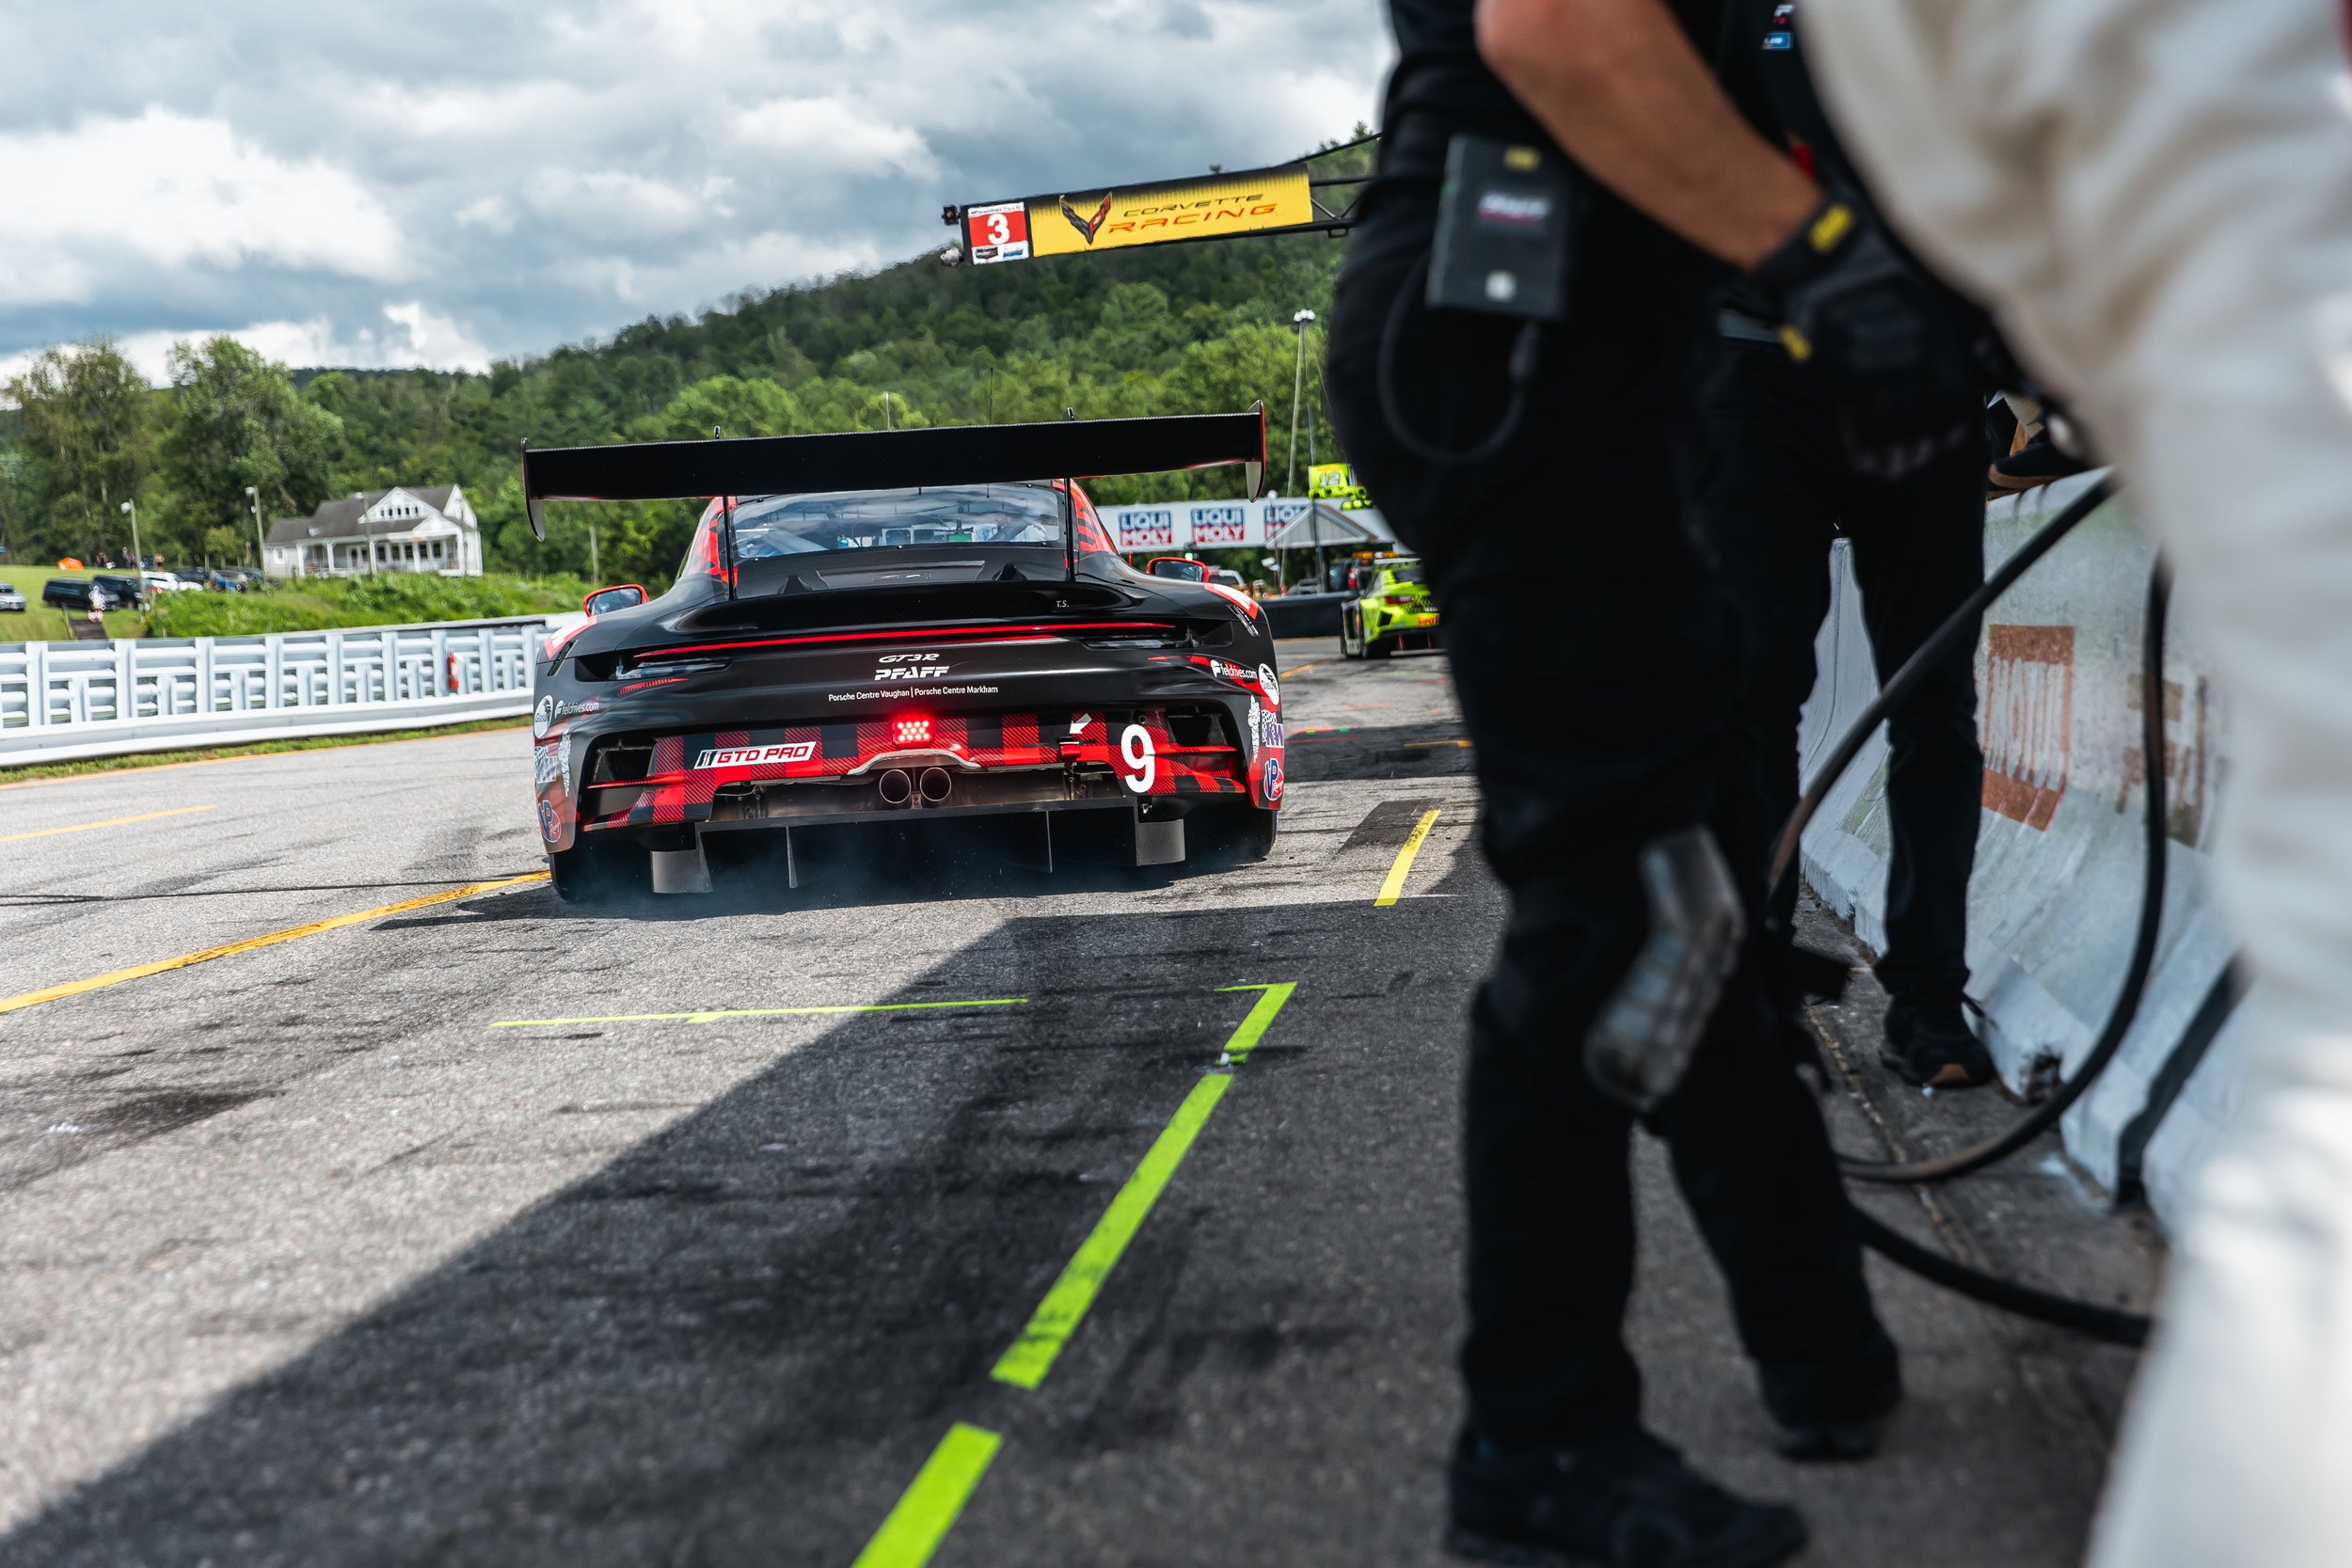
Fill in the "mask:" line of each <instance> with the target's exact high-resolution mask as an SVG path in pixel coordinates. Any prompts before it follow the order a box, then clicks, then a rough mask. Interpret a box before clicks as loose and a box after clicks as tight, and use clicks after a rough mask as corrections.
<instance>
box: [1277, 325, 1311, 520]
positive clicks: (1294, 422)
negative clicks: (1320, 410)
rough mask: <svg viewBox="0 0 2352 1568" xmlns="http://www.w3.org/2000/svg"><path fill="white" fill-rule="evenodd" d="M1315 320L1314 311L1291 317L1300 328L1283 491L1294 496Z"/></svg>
mask: <svg viewBox="0 0 2352 1568" xmlns="http://www.w3.org/2000/svg"><path fill="white" fill-rule="evenodd" d="M1314 319H1315V313H1314V312H1313V311H1312V310H1301V311H1299V312H1298V313H1297V314H1295V315H1294V316H1293V317H1291V325H1293V326H1295V327H1296V328H1298V354H1297V356H1296V359H1295V362H1294V364H1293V366H1292V369H1291V456H1290V465H1289V467H1288V469H1287V470H1286V472H1285V473H1284V475H1283V479H1282V489H1283V491H1284V492H1285V493H1287V494H1289V495H1294V496H1295V495H1296V494H1298V402H1299V396H1300V394H1301V393H1302V392H1304V391H1305V389H1306V386H1307V328H1308V327H1310V326H1311V325H1314Z"/></svg>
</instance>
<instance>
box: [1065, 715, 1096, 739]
mask: <svg viewBox="0 0 2352 1568" xmlns="http://www.w3.org/2000/svg"><path fill="white" fill-rule="evenodd" d="M1092 722H1094V715H1092V714H1091V713H1081V714H1079V715H1077V716H1076V717H1075V718H1073V719H1072V720H1071V721H1070V733H1071V734H1072V735H1084V734H1086V733H1087V726H1088V725H1089V724H1090V723H1092Z"/></svg>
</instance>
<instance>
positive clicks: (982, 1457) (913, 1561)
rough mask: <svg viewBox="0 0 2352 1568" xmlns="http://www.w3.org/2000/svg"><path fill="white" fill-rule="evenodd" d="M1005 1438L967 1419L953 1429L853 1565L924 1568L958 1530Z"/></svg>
mask: <svg viewBox="0 0 2352 1568" xmlns="http://www.w3.org/2000/svg"><path fill="white" fill-rule="evenodd" d="M1004 1442H1005V1440H1004V1438H1002V1437H1001V1436H999V1435H997V1434H996V1433H993V1432H989V1431H986V1430H984V1429H982V1428H980V1427H976V1426H966V1425H965V1424H964V1423H963V1422H961V1421H958V1422H957V1423H956V1424H955V1425H953V1426H951V1427H949V1428H948V1429H947V1435H946V1436H945V1437H942V1438H941V1439H940V1440H939V1447H937V1448H935V1449H932V1450H931V1456H930V1458H929V1459H927V1460H925V1461H924V1462H923V1467H922V1469H920V1470H918V1471H916V1472H915V1476H914V1481H910V1482H909V1483H908V1484H907V1489H906V1490H905V1491H904V1492H902V1493H900V1494H899V1495H898V1504H897V1506H895V1507H893V1508H892V1509H891V1511H890V1516H889V1517H888V1518H886V1519H884V1520H883V1521H882V1528H880V1529H878V1530H876V1531H875V1532H874V1538H873V1539H872V1540H871V1541H868V1542H867V1543H866V1549H865V1550H864V1551H862V1552H860V1553H858V1554H857V1561H856V1562H854V1563H852V1564H851V1565H850V1568H923V1564H924V1563H926V1562H929V1561H930V1560H931V1554H932V1553H933V1552H935V1551H937V1550H939V1544H940V1543H941V1542H942V1541H945V1540H946V1538H947V1532H948V1531H949V1530H951V1529H953V1528H955V1524H956V1516H957V1515H958V1514H960V1513H962V1512H963V1505H964V1504H965V1502H967V1501H969V1500H970V1498H971V1497H972V1489H973V1488H974V1487H976V1486H977V1485H979V1483H980V1478H981V1477H982V1476H984V1475H986V1474H988V1466H989V1465H990V1463H991V1462H992V1461H993V1460H994V1459H995V1457H996V1450H997V1449H1000V1448H1002V1447H1003V1446H1004Z"/></svg>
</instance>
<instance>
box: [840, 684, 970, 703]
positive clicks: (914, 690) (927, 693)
mask: <svg viewBox="0 0 2352 1568" xmlns="http://www.w3.org/2000/svg"><path fill="white" fill-rule="evenodd" d="M890 695H891V696H893V697H993V696H994V695H996V688H994V687H993V686H910V687H908V688H907V689H904V690H903V691H893V692H891V693H890ZM825 701H827V702H829V703H878V702H881V701H882V693H881V692H879V691H828V692H826V693H825Z"/></svg>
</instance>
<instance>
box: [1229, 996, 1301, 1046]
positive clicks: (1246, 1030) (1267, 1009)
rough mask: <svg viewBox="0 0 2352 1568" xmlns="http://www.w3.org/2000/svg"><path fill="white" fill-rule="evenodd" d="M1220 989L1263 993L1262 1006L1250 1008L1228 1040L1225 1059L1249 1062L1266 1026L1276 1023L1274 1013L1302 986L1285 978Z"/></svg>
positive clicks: (1260, 1002) (1260, 999) (1259, 1004)
mask: <svg viewBox="0 0 2352 1568" xmlns="http://www.w3.org/2000/svg"><path fill="white" fill-rule="evenodd" d="M1216 989H1217V990H1254V991H1257V992H1259V993H1260V995H1259V997H1258V1005H1257V1006H1254V1007H1252V1008H1250V1009H1249V1016H1248V1018H1245V1019H1243V1020H1242V1021H1241V1027H1240V1028H1238V1029H1236V1030H1234V1031H1233V1037H1232V1039H1230V1040H1227V1041H1226V1042H1225V1056H1224V1060H1226V1061H1229V1062H1246V1061H1248V1060H1249V1053H1251V1052H1252V1051H1255V1050H1257V1049H1258V1042H1259V1041H1260V1040H1262V1039H1263V1038H1264V1037H1265V1032H1266V1028H1267V1026H1268V1025H1269V1024H1271V1023H1272V1022H1274V1015H1275V1014H1276V1013H1279V1012H1280V1011H1281V1010H1282V1004H1283V1003H1285V1002H1288V1001H1289V1000H1290V999H1291V992H1293V991H1295V990H1297V989H1298V982H1297V981H1295V980H1284V981H1282V982H1281V983H1279V985H1270V986H1219V987H1217V988H1216Z"/></svg>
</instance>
